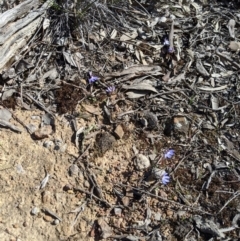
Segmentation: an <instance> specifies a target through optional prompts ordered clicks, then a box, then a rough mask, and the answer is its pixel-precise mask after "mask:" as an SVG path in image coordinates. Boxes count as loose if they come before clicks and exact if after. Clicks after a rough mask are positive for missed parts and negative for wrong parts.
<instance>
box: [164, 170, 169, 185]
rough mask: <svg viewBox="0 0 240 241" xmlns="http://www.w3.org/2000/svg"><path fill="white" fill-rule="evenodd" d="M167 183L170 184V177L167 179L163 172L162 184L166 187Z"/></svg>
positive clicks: (167, 176) (166, 174)
mask: <svg viewBox="0 0 240 241" xmlns="http://www.w3.org/2000/svg"><path fill="white" fill-rule="evenodd" d="M169 182H170V177H169V175H168V173H166V172H165V171H164V173H163V175H162V184H163V185H167V184H168V183H169Z"/></svg>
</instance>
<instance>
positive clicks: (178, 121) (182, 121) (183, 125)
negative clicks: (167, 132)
mask: <svg viewBox="0 0 240 241" xmlns="http://www.w3.org/2000/svg"><path fill="white" fill-rule="evenodd" d="M173 125H174V130H175V131H178V132H180V133H185V134H187V132H188V130H189V122H188V120H187V118H186V117H184V116H176V117H174V118H173Z"/></svg>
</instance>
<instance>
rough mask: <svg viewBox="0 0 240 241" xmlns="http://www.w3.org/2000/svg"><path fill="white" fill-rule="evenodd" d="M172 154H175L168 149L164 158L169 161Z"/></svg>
mask: <svg viewBox="0 0 240 241" xmlns="http://www.w3.org/2000/svg"><path fill="white" fill-rule="evenodd" d="M174 152H175V151H174V150H172V149H170V150H168V151H167V152H166V153H165V154H164V157H165V158H169V159H171V158H172V157H173V155H174Z"/></svg>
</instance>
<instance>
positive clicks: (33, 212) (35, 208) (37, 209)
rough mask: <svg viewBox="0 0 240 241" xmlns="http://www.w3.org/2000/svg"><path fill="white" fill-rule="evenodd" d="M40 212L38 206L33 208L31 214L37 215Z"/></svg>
mask: <svg viewBox="0 0 240 241" xmlns="http://www.w3.org/2000/svg"><path fill="white" fill-rule="evenodd" d="M39 212H40V209H39V208H38V207H34V208H33V209H32V210H31V214H32V215H37V214H38V213H39Z"/></svg>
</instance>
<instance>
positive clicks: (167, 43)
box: [163, 38, 170, 46]
mask: <svg viewBox="0 0 240 241" xmlns="http://www.w3.org/2000/svg"><path fill="white" fill-rule="evenodd" d="M163 45H164V46H169V45H170V43H169V40H168V39H167V38H164V41H163Z"/></svg>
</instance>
